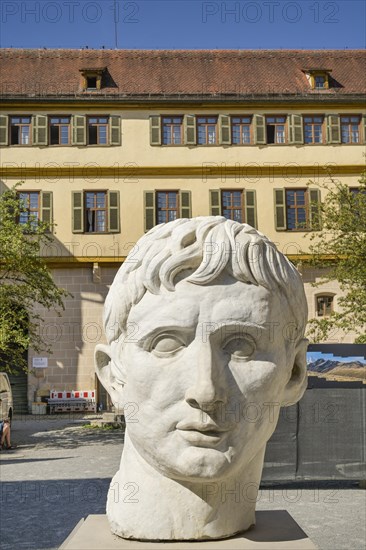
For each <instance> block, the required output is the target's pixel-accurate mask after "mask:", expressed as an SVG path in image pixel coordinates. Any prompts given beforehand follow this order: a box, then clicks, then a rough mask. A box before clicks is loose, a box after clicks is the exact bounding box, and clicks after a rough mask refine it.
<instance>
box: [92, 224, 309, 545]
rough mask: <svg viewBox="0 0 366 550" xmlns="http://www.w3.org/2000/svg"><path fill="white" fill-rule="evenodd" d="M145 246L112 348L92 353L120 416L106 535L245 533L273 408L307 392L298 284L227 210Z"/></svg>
mask: <svg viewBox="0 0 366 550" xmlns="http://www.w3.org/2000/svg"><path fill="white" fill-rule="evenodd" d="M137 250H138V252H137V253H135V254H134V257H133V258H130V261H129V259H127V260H126V262H125V264H123V265H122V267H121V269H120V270H119V272H118V273H117V275H116V278H115V281H114V283H113V285H112V287H111V289H110V293H109V296H108V297H107V300H106V307H105V328H106V334H107V338H108V345H98V346H97V350H96V369H97V373H98V376H99V378H100V380H101V381H102V383H103V384H104V385H105V387H106V389H107V390H108V391H109V393H110V395H111V396H112V399H113V401H114V403H115V405H116V406H117V407H118V408H124V410H125V416H126V437H125V447H124V451H123V454H122V458H121V465H120V469H119V471H118V472H117V473H116V475H115V476H114V478H113V480H112V483H111V487H110V491H109V496H108V504H107V514H108V519H109V522H110V525H111V528H112V532H113V533H115V534H117V535H119V536H121V537H124V538H131V539H142V540H205V539H218V538H223V537H227V536H230V535H233V534H235V533H238V532H242V531H245V530H246V529H248V528H249V527H250V526H251V525H253V524H254V522H255V519H254V518H255V502H256V496H257V489H258V486H259V483H260V477H261V471H262V466H263V456H264V452H265V446H266V442H267V441H268V439H269V438H270V436H271V435H272V433H273V431H274V429H275V427H276V423H277V419H278V414H279V409H280V407H281V406H286V405H288V404H292V403H294V402H296V401H297V400H298V399H300V397H301V396H302V394H303V392H304V390H305V387H306V348H307V341H306V340H305V339H304V338H303V332H304V327H305V322H306V316H307V311H306V300H305V296H304V290H303V285H302V281H301V278H300V276H299V274H298V273H297V272H296V270H295V269H294V268H293V266H292V265H291V264H290V263H289V262H288V261H287V260H286V258H285V257H284V256H282V255H281V254H279V253H278V252H277V251H276V249H275V247H274V245H273V244H272V243H270V241H268V239H266V238H265V237H264V236H262V235H261V234H259V233H258V232H256V231H255V230H254V229H253V228H251V227H250V226H248V225H245V224H243V225H241V224H236V223H235V222H231V221H228V220H225V219H224V218H221V217H216V218H214V217H207V218H196V219H192V220H177V221H175V222H171V223H170V224H166V225H162V226H158V227H156V228H154V229H153V230H152V231H151V232H149V233H148V234H147V235H145V236H144V237H142V239H140V241H139V242H138V243H137ZM238 488H239V489H238Z"/></svg>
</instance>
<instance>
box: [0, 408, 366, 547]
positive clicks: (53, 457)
mask: <svg viewBox="0 0 366 550" xmlns="http://www.w3.org/2000/svg"><path fill="white" fill-rule="evenodd" d="M88 418H90V417H88ZM85 424H86V420H85V419H83V417H82V416H78V415H72V416H68V415H65V416H63V415H55V416H50V417H42V416H39V417H34V416H24V417H18V418H15V419H14V421H13V426H12V435H13V440H14V442H15V443H17V444H18V447H17V449H15V450H14V451H2V452H1V453H0V464H1V481H2V484H1V486H2V488H1V522H0V527H1V533H0V541H1V548H2V550H18V549H19V550H20V549H27V550H28V549H29V550H55V549H57V548H58V547H59V546H60V545H61V544H62V542H63V541H64V539H65V538H66V537H67V535H68V534H69V533H70V532H71V531H72V529H73V528H74V527H75V525H76V524H77V523H78V521H79V520H80V519H81V518H83V517H86V516H87V515H88V514H103V513H104V512H105V502H106V495H107V490H108V486H109V483H110V480H111V477H112V476H113V474H114V473H115V471H116V470H117V469H118V464H119V460H120V456H121V451H122V447H123V431H122V430H113V431H109V430H101V429H91V428H87V427H85ZM230 489H231V488H230ZM238 490H239V491H240V493H239V496H240V498H251V497H250V488H247V487H244V488H239V489H238ZM365 496H366V491H365V490H362V489H359V488H358V486H357V484H355V483H348V484H343V485H340V484H336V483H333V484H329V483H328V484H324V483H318V484H316V485H315V484H313V485H312V486H311V487H309V485H306V484H302V485H299V484H297V485H295V484H287V485H282V486H276V487H266V488H264V489H262V490H261V491H260V493H259V497H258V505H257V508H258V509H259V510H269V509H278V510H281V509H282V510H284V509H285V510H287V511H288V512H289V513H290V514H291V515H292V516H293V518H294V519H295V520H296V521H297V522H298V524H299V525H300V527H301V528H302V529H303V530H304V531H305V532H306V533H307V535H308V536H309V537H310V538H311V540H312V541H313V542H314V543H315V544H316V545H318V547H319V548H320V549H322V550H328V549H329V550H330V549H331V550H342V549H345V550H348V549H353V550H363V549H364V548H365V543H366V534H365V524H366V503H365ZM227 498H230V495H229V488H228V497H227ZM234 498H235V497H234ZM86 550H87V549H86ZM101 550H103V549H102V548H101Z"/></svg>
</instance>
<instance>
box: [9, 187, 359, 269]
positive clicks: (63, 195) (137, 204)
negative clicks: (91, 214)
mask: <svg viewBox="0 0 366 550" xmlns="http://www.w3.org/2000/svg"><path fill="white" fill-rule="evenodd" d="M341 180H342V181H343V182H344V183H346V184H348V185H350V186H356V185H357V184H358V177H357V176H344V177H342V178H341ZM15 181H16V180H7V182H6V184H7V185H8V186H11V185H12V183H15ZM318 181H319V182H320V183H325V182H326V181H327V179H326V178H319V180H318ZM308 182H309V177H307V176H306V177H305V176H303V177H301V178H281V177H278V176H276V177H261V178H255V177H241V178H233V177H230V178H229V177H228V178H226V179H221V178H220V177H210V178H206V177H204V178H203V179H202V178H200V177H191V176H190V177H186V178H184V177H161V178H156V177H154V178H152V177H151V178H147V177H144V178H137V177H136V178H120V179H119V181H115V180H114V179H113V178H101V179H100V180H97V181H90V180H86V179H81V178H75V179H74V180H73V181H69V179H59V180H57V181H53V180H51V179H42V180H40V181H34V179H27V180H25V183H24V185H23V189H29V190H31V189H32V190H37V189H42V190H44V191H52V192H53V205H54V221H55V223H56V227H55V231H54V236H55V239H54V243H53V245H48V246H47V248H45V249H44V251H43V253H44V255H45V256H61V257H66V256H69V255H70V254H71V255H73V256H76V257H78V258H83V259H85V260H89V261H95V262H96V261H98V260H100V259H101V258H103V257H109V258H118V257H121V256H126V255H127V253H128V252H129V251H130V250H131V248H132V247H133V245H134V243H136V241H137V240H138V239H139V238H140V237H141V235H142V234H143V232H144V203H143V201H144V190H163V189H171V190H179V189H181V190H190V191H191V193H192V215H193V216H206V215H209V213H210V211H209V190H210V189H220V188H221V189H232V188H236V189H255V190H256V193H257V213H258V229H259V230H260V231H261V232H263V233H264V234H266V235H267V236H268V237H269V238H270V239H272V240H273V241H274V242H275V243H276V244H277V246H278V247H279V248H280V250H281V251H282V252H284V253H285V254H299V253H301V252H302V251H306V250H307V243H308V240H309V233H307V232H303V231H296V232H295V231H276V229H275V219H274V200H273V189H275V188H278V187H305V186H306V184H307V183H308ZM108 189H109V190H119V191H120V221H121V232H120V233H116V234H73V233H72V210H71V192H72V191H73V190H108Z"/></svg>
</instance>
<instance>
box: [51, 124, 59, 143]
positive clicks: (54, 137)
mask: <svg viewBox="0 0 366 550" xmlns="http://www.w3.org/2000/svg"><path fill="white" fill-rule="evenodd" d="M50 141H51V145H58V143H59V126H51V128H50Z"/></svg>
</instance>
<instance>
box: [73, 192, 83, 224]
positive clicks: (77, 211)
mask: <svg viewBox="0 0 366 550" xmlns="http://www.w3.org/2000/svg"><path fill="white" fill-rule="evenodd" d="M72 232H73V233H84V194H83V192H82V191H72Z"/></svg>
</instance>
